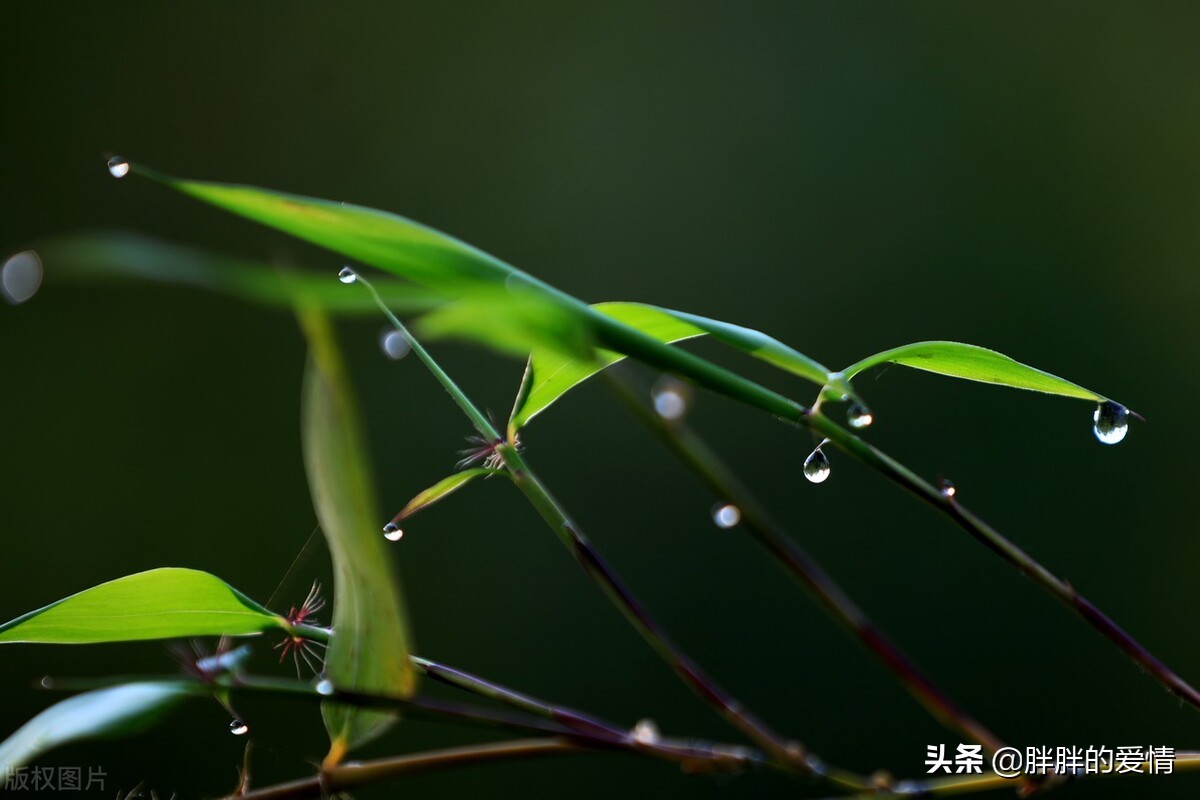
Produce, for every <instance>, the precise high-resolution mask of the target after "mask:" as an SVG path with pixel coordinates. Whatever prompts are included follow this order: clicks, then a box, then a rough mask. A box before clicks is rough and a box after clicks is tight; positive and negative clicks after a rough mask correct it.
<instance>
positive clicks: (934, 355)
mask: <svg viewBox="0 0 1200 800" xmlns="http://www.w3.org/2000/svg"><path fill="white" fill-rule="evenodd" d="M886 363H892V364H901V365H903V366H906V367H912V368H913V369H920V370H924V371H926V372H936V373H937V374H939V375H947V376H949V377H951V378H963V379H965V380H969V381H979V382H980V383H994V384H998V385H1000V386H1011V387H1013V388H1015V389H1028V390H1030V391H1034V392H1044V393H1046V394H1056V395H1061V396H1063V397H1077V398H1079V399H1081V400H1093V401H1100V400H1105V399H1107V398H1105V397H1104V396H1103V395H1101V394H1097V393H1096V392H1093V391H1092V390H1090V389H1085V388H1083V387H1082V386H1079V385H1078V384H1075V383H1071V382H1070V381H1068V380H1065V379H1063V378H1060V377H1058V376H1057V375H1051V374H1050V373H1049V372H1043V371H1042V370H1040V369H1035V368H1034V367H1030V366H1027V365H1025V364H1022V363H1021V362H1019V361H1014V360H1013V359H1011V358H1009V357H1008V356H1006V355H1004V354H1003V353H997V352H996V351H995V350H988V349H987V348H985V347H979V346H977V345H973V344H962V343H960V342H916V343H914V344H906V345H904V346H903V347H897V348H894V349H892V350H884V351H883V352H882V353H876V354H875V355H873V356H869V357H867V358H864V359H863V360H862V361H859V362H858V363H857V364H854V365H853V366H851V367H849V368H847V369H846V370H845V374H846V377H847V378H853V377H854V376H855V375H858V374H859V373H861V372H863V371H864V370H868V369H870V368H871V367H874V366H878V365H880V364H886Z"/></svg>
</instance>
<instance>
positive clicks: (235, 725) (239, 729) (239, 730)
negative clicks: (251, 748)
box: [229, 719, 250, 736]
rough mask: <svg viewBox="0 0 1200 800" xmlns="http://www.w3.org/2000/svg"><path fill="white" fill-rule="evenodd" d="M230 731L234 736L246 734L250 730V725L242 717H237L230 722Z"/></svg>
mask: <svg viewBox="0 0 1200 800" xmlns="http://www.w3.org/2000/svg"><path fill="white" fill-rule="evenodd" d="M229 732H230V733H232V734H233V735H234V736H244V735H245V734H247V733H249V732H250V726H249V725H247V724H246V723H244V722H242V721H241V720H240V719H235V720H233V721H232V722H230V723H229Z"/></svg>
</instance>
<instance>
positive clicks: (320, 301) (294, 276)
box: [37, 232, 442, 314]
mask: <svg viewBox="0 0 1200 800" xmlns="http://www.w3.org/2000/svg"><path fill="white" fill-rule="evenodd" d="M37 251H38V253H39V254H40V255H41V257H42V261H43V263H44V264H45V265H46V269H47V272H48V275H49V276H50V277H51V278H52V279H60V280H67V281H80V282H89V283H91V282H103V281H113V280H121V279H134V280H149V281H155V282H159V283H166V284H173V285H180V286H190V287H197V288H201V289H206V290H209V291H213V292H218V293H220V294H225V295H229V296H232V297H236V298H238V299H241V300H246V301H249V302H253V303H259V304H263V305H267V306H274V307H280V308H287V309H289V310H290V309H292V308H293V307H294V306H295V305H296V304H297V303H298V302H302V303H304V304H308V305H319V306H321V307H322V308H325V309H328V310H330V311H336V312H341V313H372V314H374V313H376V311H377V309H376V307H375V303H374V301H373V299H372V298H371V297H370V295H368V294H367V293H366V292H361V291H348V290H347V289H346V287H345V286H343V285H342V284H341V283H339V282H338V281H337V280H335V278H334V275H333V274H325V273H322V274H316V273H313V272H304V271H299V270H289V269H280V268H277V267H272V266H270V265H267V264H260V263H256V262H254V261H250V260H247V259H243V258H237V257H234V256H228V255H224V254H221V253H212V252H208V251H204V250H199V249H196V248H192V247H184V246H182V245H178V244H173V243H170V242H165V241H163V240H161V239H155V238H152V237H149V236H142V235H140V234H134V233H124V232H107V233H91V234H75V235H70V236H61V237H55V238H52V239H48V240H46V241H44V242H41V243H39V244H38V246H37ZM374 286H375V288H376V290H378V292H379V294H380V297H381V299H382V300H383V301H384V302H385V303H386V304H387V305H388V307H389V308H392V309H394V310H397V311H407V310H424V309H428V308H432V307H434V306H436V305H438V304H439V303H441V302H442V300H441V298H440V297H438V296H437V295H435V294H433V293H432V292H430V291H429V290H427V289H423V288H419V287H415V286H412V285H409V284H405V283H402V282H400V281H396V280H389V279H380V280H376V281H374Z"/></svg>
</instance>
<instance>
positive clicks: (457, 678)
mask: <svg viewBox="0 0 1200 800" xmlns="http://www.w3.org/2000/svg"><path fill="white" fill-rule="evenodd" d="M413 664H414V665H415V666H416V667H417V669H419V670H421V672H422V673H423V674H424V675H426V676H427V677H429V678H432V679H433V680H436V681H440V682H441V683H444V684H446V685H448V686H453V687H455V688H457V689H461V690H463V691H467V692H471V693H472V694H476V695H478V696H480V697H486V698H489V699H492V700H495V701H497V702H500V703H505V704H507V705H509V706H512V707H513V708H517V709H520V710H522V711H527V712H529V713H532V714H536V715H538V716H540V717H544V718H546V719H548V720H551V721H552V722H554V723H556V724H558V725H561V726H562V727H563V728H565V729H567V730H570V731H573V732H575V733H578V734H581V735H583V736H586V737H588V738H590V739H593V740H594V739H596V738H599V739H602V740H604V741H607V742H611V743H614V744H616V745H618V746H620V747H623V748H625V749H631V750H637V751H642V752H645V753H646V754H648V755H653V756H656V757H658V758H663V759H667V760H672V761H678V762H679V763H680V764H681V765H682V766H683V768H684V770H685V771H687V772H691V773H698V772H728V771H736V770H739V769H742V768H744V767H746V766H748V765H759V764H769V763H770V762H768V761H767V760H766V759H765V758H764V757H763V756H762V754H761V753H759V752H758V751H756V750H752V749H750V748H747V747H733V746H730V745H725V744H713V743H710V742H703V741H698V740H695V739H689V740H687V741H686V742H679V741H677V740H673V739H667V738H663V737H656V738H654V739H645V738H641V737H638V736H636V735H635V734H634V733H633V732H632V731H629V730H625V729H623V728H621V727H619V726H617V725H615V724H613V723H611V722H608V721H605V720H602V719H600V718H598V717H594V716H591V715H589V714H585V713H583V712H580V711H576V710H575V709H572V708H567V707H565V706H559V705H553V704H551V703H548V702H546V701H544V700H539V699H537V698H535V697H530V696H529V695H527V694H523V693H521V692H517V691H515V690H513V689H509V688H507V687H504V686H500V685H498V684H495V683H492V682H491V681H488V680H485V679H483V678H480V677H478V676H477V675H472V674H471V673H469V672H465V671H463V670H460V669H457V668H455V667H449V666H446V665H445V664H439V663H436V662H434V661H430V660H428V659H424V658H418V657H415V656H414V657H413Z"/></svg>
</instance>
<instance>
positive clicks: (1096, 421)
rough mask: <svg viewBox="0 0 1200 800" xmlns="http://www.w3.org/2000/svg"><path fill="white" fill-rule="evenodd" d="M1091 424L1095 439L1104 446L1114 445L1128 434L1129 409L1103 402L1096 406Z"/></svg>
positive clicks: (1107, 401) (1118, 404) (1110, 401)
mask: <svg viewBox="0 0 1200 800" xmlns="http://www.w3.org/2000/svg"><path fill="white" fill-rule="evenodd" d="M1092 423H1093V425H1092V430H1093V431H1095V433H1096V438H1097V439H1099V440H1100V441H1102V442H1104V443H1105V444H1116V443H1117V442H1119V441H1121V440H1122V439H1124V438H1125V434H1126V433H1128V432H1129V409H1127V408H1126V407H1125V406H1123V405H1121V404H1120V403H1114V402H1113V401H1112V400H1105V401H1104V402H1103V403H1101V404H1100V405H1098V406H1096V411H1095V413H1094V414H1092Z"/></svg>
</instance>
